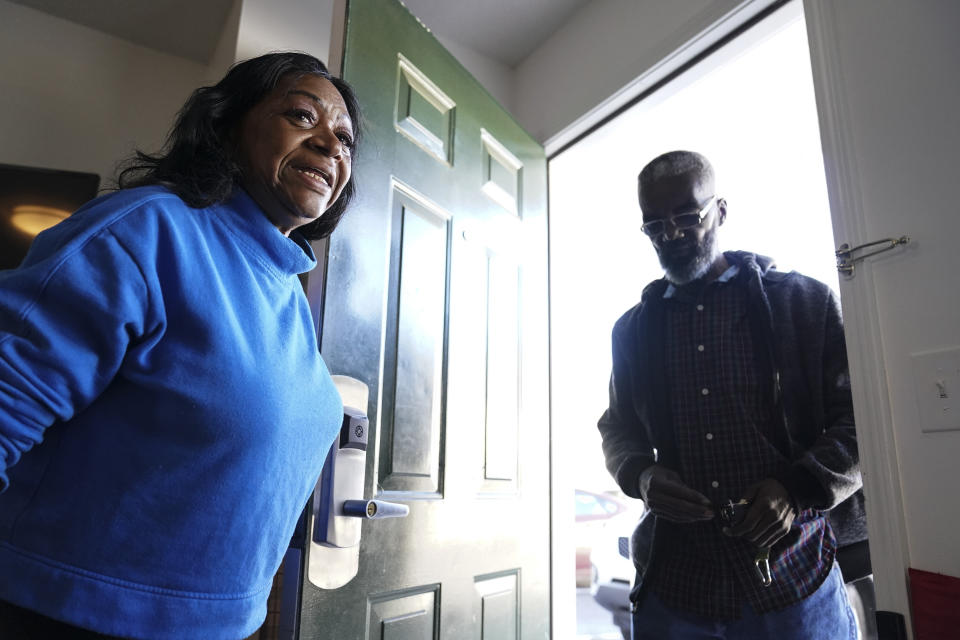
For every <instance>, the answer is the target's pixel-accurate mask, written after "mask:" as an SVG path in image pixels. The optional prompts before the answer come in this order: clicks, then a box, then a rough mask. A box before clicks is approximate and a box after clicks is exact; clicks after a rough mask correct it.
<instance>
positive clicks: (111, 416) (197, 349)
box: [0, 53, 359, 639]
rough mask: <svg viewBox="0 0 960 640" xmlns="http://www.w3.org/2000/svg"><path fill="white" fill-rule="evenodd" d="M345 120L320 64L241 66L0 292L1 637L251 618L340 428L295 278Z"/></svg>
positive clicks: (332, 219) (179, 633) (37, 247)
mask: <svg viewBox="0 0 960 640" xmlns="http://www.w3.org/2000/svg"><path fill="white" fill-rule="evenodd" d="M358 123H359V113H358V105H357V101H356V98H355V96H354V94H353V92H352V90H351V89H350V88H349V86H347V85H346V84H345V83H344V82H342V81H341V80H338V79H337V78H334V77H332V76H330V74H329V73H328V72H327V70H326V68H325V67H324V65H323V64H322V63H321V62H320V61H318V60H316V59H315V58H313V57H310V56H307V55H303V54H297V53H277V54H269V55H266V56H262V57H260V58H256V59H253V60H249V61H247V62H243V63H241V64H238V65H236V66H235V67H233V68H232V69H231V70H230V72H229V73H228V74H227V75H226V77H224V78H223V80H221V81H220V82H219V83H218V84H217V85H216V86H213V87H205V88H202V89H198V90H197V91H196V92H194V94H193V95H192V96H191V97H190V99H189V100H188V101H187V103H186V105H185V106H184V108H183V109H182V110H181V112H180V114H179V116H178V119H177V122H176V124H175V127H174V129H173V131H172V133H171V134H170V138H169V139H168V141H167V145H166V147H165V148H164V149H165V150H164V152H163V153H161V154H159V155H156V156H150V155H147V154H143V153H139V152H138V154H137V157H136V158H135V159H134V161H133V162H132V164H131V166H129V167H128V168H127V169H126V170H124V171H123V172H122V173H121V176H120V187H121V188H120V190H118V191H116V192H114V193H111V194H109V195H106V196H103V197H100V198H98V199H96V200H93V201H91V202H89V203H88V204H87V205H85V206H84V207H83V208H81V209H80V210H79V211H77V212H76V213H75V214H74V215H73V216H71V217H70V218H68V219H67V220H66V221H65V222H63V223H61V224H60V225H58V226H56V227H54V228H53V229H51V230H49V231H47V232H45V233H43V234H41V235H40V236H39V237H38V238H37V239H36V241H35V242H34V244H33V246H32V247H31V249H30V252H29V254H28V255H27V257H26V259H25V260H24V263H23V264H22V265H21V266H20V267H19V268H18V269H16V270H12V271H6V272H3V273H2V274H0V492H2V493H0V576H2V577H0V602H2V603H3V604H2V605H0V637H3V638H7V637H16V638H21V637H26V638H29V637H32V636H31V635H30V634H33V635H34V636H35V637H43V638H47V637H56V638H74V637H76V638H90V637H93V638H99V637H104V636H120V637H132V638H177V639H183V638H203V639H214V638H224V639H228V638H229V639H236V638H243V637H245V636H247V635H249V634H250V633H252V632H253V631H255V630H256V629H257V628H258V627H259V626H260V624H261V623H262V622H263V619H264V616H265V613H266V599H267V596H268V594H269V591H270V586H271V581H272V578H273V575H274V573H275V572H276V570H277V568H278V566H279V564H280V560H281V558H282V556H283V553H284V551H285V549H286V546H287V544H288V542H289V540H290V536H291V534H292V532H293V529H294V525H295V523H296V521H297V518H298V516H299V514H300V511H301V509H302V508H303V505H304V504H305V503H306V501H307V499H308V497H309V494H310V491H311V489H312V488H313V486H314V483H315V481H316V479H317V476H318V475H319V473H320V469H321V466H322V463H323V458H324V454H325V453H326V451H327V449H328V447H329V445H330V443H331V442H332V440H333V438H334V435H335V433H336V432H337V430H338V427H339V425H340V420H341V415H342V414H341V411H342V408H341V405H340V399H339V396H338V395H337V392H336V390H335V389H334V387H333V384H332V382H331V380H330V376H329V374H328V372H327V369H326V367H325V366H324V364H323V361H322V360H321V359H320V356H319V353H318V349H317V342H316V336H315V334H314V329H313V326H314V325H313V322H312V320H311V317H310V311H309V308H308V306H307V302H306V299H305V297H304V295H303V291H302V288H301V286H300V282H299V279H298V277H297V276H298V274H300V273H303V272H305V271H308V270H310V269H311V268H313V267H314V266H315V265H316V259H315V257H314V255H313V252H312V250H311V249H310V245H309V244H308V240H310V239H315V238H321V237H324V236H326V235H329V234H330V233H331V232H332V231H333V229H334V228H335V227H336V226H337V222H338V221H339V220H340V218H341V217H342V216H343V214H344V211H345V210H346V208H347V205H348V204H349V202H350V200H351V198H352V196H353V183H352V182H351V181H350V170H351V162H352V154H353V151H354V145H355V143H356V140H357V134H358ZM84 629H89V630H92V631H93V632H95V633H89V632H87V631H83V630H84Z"/></svg>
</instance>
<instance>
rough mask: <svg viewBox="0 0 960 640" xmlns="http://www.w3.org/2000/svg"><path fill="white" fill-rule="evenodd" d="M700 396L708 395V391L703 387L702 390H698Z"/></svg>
mask: <svg viewBox="0 0 960 640" xmlns="http://www.w3.org/2000/svg"><path fill="white" fill-rule="evenodd" d="M700 395H704V396H707V395H710V389H707V388H706V387H704V388H703V389H700Z"/></svg>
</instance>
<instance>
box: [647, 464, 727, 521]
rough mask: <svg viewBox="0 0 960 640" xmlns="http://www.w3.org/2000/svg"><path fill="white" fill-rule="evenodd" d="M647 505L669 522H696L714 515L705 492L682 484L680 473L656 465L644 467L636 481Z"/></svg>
mask: <svg viewBox="0 0 960 640" xmlns="http://www.w3.org/2000/svg"><path fill="white" fill-rule="evenodd" d="M638 483H639V485H640V487H639V488H640V495H641V496H642V497H643V501H644V503H645V504H646V505H647V508H648V509H650V510H651V511H653V513H654V514H656V515H657V516H659V517H661V518H664V519H666V520H670V521H671V522H699V521H701V520H710V519H711V518H713V505H712V504H711V503H710V500H709V499H707V497H706V496H705V495H703V494H702V493H700V492H698V491H694V490H693V489H691V488H690V487H688V486H687V485H685V484H684V483H683V480H681V479H680V474H678V473H677V472H676V471H672V470H670V469H667V468H666V467H662V466H660V465H658V464H655V465H652V466H649V467H647V468H646V469H644V471H643V473H641V474H640V478H639V480H638Z"/></svg>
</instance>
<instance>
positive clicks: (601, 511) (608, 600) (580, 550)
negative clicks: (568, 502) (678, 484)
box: [574, 489, 644, 638]
mask: <svg viewBox="0 0 960 640" xmlns="http://www.w3.org/2000/svg"><path fill="white" fill-rule="evenodd" d="M575 494H576V495H575V497H576V506H575V511H574V514H575V520H576V526H575V529H576V534H575V539H576V546H577V586H578V587H586V586H589V587H590V590H591V593H592V594H593V597H594V600H596V601H597V603H599V604H600V606H602V607H603V608H605V609H607V610H608V611H610V612H611V614H612V616H613V621H614V624H616V625H617V626H618V627H619V628H620V630H621V632H622V633H623V634H624V638H629V637H630V599H629V595H630V584H631V582H632V581H633V577H634V569H633V562H632V561H631V560H630V558H629V547H630V543H629V541H630V534H631V533H632V532H633V528H634V526H635V525H636V523H637V521H638V520H639V519H640V516H641V515H642V514H643V510H644V507H643V503H642V502H640V501H639V500H634V499H632V498H628V497H626V496H624V495H623V494H620V493H617V494H613V493H597V492H593V491H586V490H584V489H577V490H576V491H575ZM621 547H622V552H623V553H621Z"/></svg>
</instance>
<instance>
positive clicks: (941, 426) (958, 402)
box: [910, 347, 960, 433]
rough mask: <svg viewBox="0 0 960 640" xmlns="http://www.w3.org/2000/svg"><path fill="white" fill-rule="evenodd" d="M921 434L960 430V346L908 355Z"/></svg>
mask: <svg viewBox="0 0 960 640" xmlns="http://www.w3.org/2000/svg"><path fill="white" fill-rule="evenodd" d="M910 357H911V359H912V360H913V380H914V385H915V386H916V390H917V405H918V406H919V408H920V430H921V431H923V432H924V433H931V432H937V431H960V348H957V347H953V348H950V349H940V350H937V351H925V352H923V353H913V354H911V355H910Z"/></svg>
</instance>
